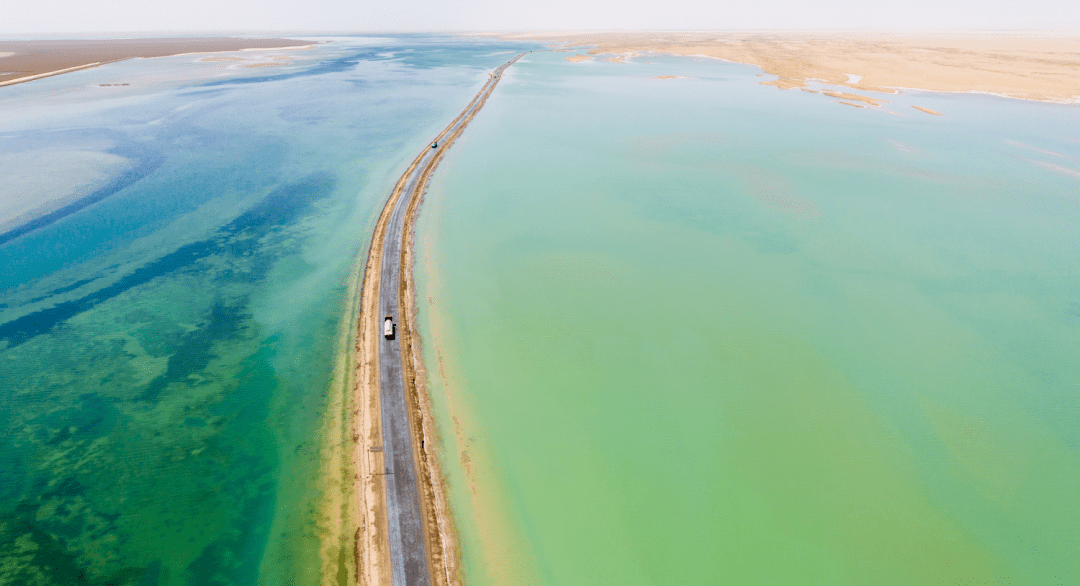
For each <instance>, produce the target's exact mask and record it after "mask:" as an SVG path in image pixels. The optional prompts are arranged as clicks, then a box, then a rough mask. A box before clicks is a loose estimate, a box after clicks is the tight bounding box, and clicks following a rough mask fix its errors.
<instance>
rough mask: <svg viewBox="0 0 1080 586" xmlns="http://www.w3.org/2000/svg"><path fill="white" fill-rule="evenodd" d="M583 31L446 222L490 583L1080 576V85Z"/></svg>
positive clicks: (442, 310) (467, 139) (425, 278)
mask: <svg viewBox="0 0 1080 586" xmlns="http://www.w3.org/2000/svg"><path fill="white" fill-rule="evenodd" d="M564 56H565V54H560V53H549V54H533V55H530V56H528V57H527V58H526V59H523V60H522V61H521V62H519V63H518V64H517V65H515V66H514V67H513V68H511V69H510V71H509V72H508V74H507V75H506V77H505V79H504V80H503V81H502V82H501V83H500V85H499V87H498V89H497V90H496V92H495V94H494V96H493V97H492V98H491V99H490V100H489V102H488V105H487V106H486V107H485V109H484V110H483V111H482V112H481V113H480V114H479V115H478V116H477V117H476V119H475V120H474V121H473V123H472V124H471V125H470V127H469V129H468V132H467V133H466V135H465V136H464V137H463V139H462V140H461V141H459V142H458V143H455V145H454V147H453V150H452V151H451V152H450V153H449V154H448V156H447V158H446V160H445V161H444V162H443V163H442V165H441V166H440V168H439V172H438V173H437V176H436V178H435V180H434V183H433V185H432V188H431V190H430V192H429V194H428V196H427V199H426V202H425V205H424V208H423V209H422V215H421V220H420V223H419V225H418V236H417V242H418V266H417V268H416V274H417V277H418V280H419V286H420V291H419V298H420V299H421V300H424V301H423V302H422V303H421V308H420V309H421V312H420V316H421V319H422V325H423V327H424V330H425V344H426V345H425V351H426V360H427V362H428V365H429V370H430V372H431V376H432V383H433V384H432V387H433V401H434V407H435V409H436V412H437V417H438V419H439V420H440V433H441V435H442V437H443V441H444V445H443V463H444V467H445V472H446V476H447V481H448V486H449V488H450V491H451V497H452V505H453V510H454V514H455V517H456V519H457V523H458V528H459V531H460V534H461V537H462V547H463V561H464V567H465V574H466V578H467V583H469V584H471V585H473V586H478V585H483V584H623V585H631V584H716V583H735V584H1070V583H1076V582H1078V581H1080V499H1078V498H1077V496H1078V494H1080V392H1078V391H1080V387H1078V382H1077V381H1080V359H1078V355H1077V350H1078V349H1080V288H1078V285H1077V284H1078V283H1080V231H1078V229H1077V226H1080V110H1078V109H1077V107H1076V106H1063V105H1054V104H1045V103H1032V102H1022V101H1018V100H1007V99H1002V98H997V97H992V96H985V95H957V94H930V93H919V92H905V93H903V94H900V95H895V96H886V97H887V99H889V100H890V102H889V103H888V104H886V105H885V108H884V109H882V110H861V109H857V108H851V107H847V106H843V105H839V104H836V103H835V102H834V101H833V100H831V99H829V98H827V97H825V96H822V95H820V94H812V93H808V92H801V91H781V90H777V89H776V88H773V87H764V86H760V85H758V82H760V81H761V80H762V79H763V78H762V77H758V76H757V75H756V73H757V71H756V70H755V69H754V68H751V67H746V66H742V65H735V64H727V63H721V62H717V61H707V60H695V59H674V58H659V57H648V58H639V59H637V60H635V62H633V63H629V64H617V63H607V62H600V61H594V62H585V63H577V64H572V63H567V62H566V61H565V60H564V59H563V57H564ZM658 75H681V76H686V77H690V78H692V79H671V80H658V79H653V77H655V76H658ZM912 105H918V106H923V107H926V108H930V109H933V110H936V111H938V112H941V113H942V114H943V116H941V117H934V116H929V115H926V114H923V113H921V112H918V111H916V110H914V109H912V108H911V107H910V106H912ZM889 112H893V113H895V114H896V115H893V114H890V113H889Z"/></svg>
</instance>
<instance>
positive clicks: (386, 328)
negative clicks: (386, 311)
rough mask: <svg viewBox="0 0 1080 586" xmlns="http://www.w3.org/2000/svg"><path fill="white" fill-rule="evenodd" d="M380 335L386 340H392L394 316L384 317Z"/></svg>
mask: <svg viewBox="0 0 1080 586" xmlns="http://www.w3.org/2000/svg"><path fill="white" fill-rule="evenodd" d="M382 335H383V337H384V338H386V339H387V340H393V339H394V316H392V315H388V316H386V319H384V320H383V325H382Z"/></svg>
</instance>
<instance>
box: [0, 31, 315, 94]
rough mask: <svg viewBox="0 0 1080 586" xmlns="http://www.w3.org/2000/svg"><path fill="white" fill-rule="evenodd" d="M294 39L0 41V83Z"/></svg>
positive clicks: (296, 44)
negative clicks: (139, 60) (154, 58)
mask: <svg viewBox="0 0 1080 586" xmlns="http://www.w3.org/2000/svg"><path fill="white" fill-rule="evenodd" d="M311 44H313V43H312V42H311V41H298V40H296V39H240V38H231V37H208V38H190V39H187V38H159V39H108V40H104V39H87V40H36V41H0V86H4V85H13V84H16V83H24V82H27V81H33V80H35V79H41V78H43V77H49V76H52V75H58V74H61V73H68V72H70V71H78V70H80V69H87V68H90V67H97V66H99V65H104V64H106V63H113V62H116V61H123V60H125V59H134V58H138V57H141V58H150V57H168V56H170V55H183V54H186V53H218V52H224V51H242V50H245V49H281V48H286V47H290V48H291V47H302V46H307V45H311Z"/></svg>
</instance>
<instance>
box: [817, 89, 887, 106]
mask: <svg viewBox="0 0 1080 586" xmlns="http://www.w3.org/2000/svg"><path fill="white" fill-rule="evenodd" d="M821 93H823V94H825V95H826V96H829V97H831V98H840V99H841V100H847V101H849V102H863V103H864V104H869V105H871V106H880V105H881V103H882V102H886V103H887V102H888V101H889V100H882V99H881V98H870V97H867V96H860V95H859V94H852V93H849V92H838V91H834V90H823V91H822V92H821Z"/></svg>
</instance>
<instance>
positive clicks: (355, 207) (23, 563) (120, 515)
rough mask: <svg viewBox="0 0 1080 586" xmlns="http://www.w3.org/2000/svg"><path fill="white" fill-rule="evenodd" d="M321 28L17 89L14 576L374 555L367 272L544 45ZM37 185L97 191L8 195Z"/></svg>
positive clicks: (5, 444) (131, 585) (2, 219)
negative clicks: (358, 476) (357, 486)
mask: <svg viewBox="0 0 1080 586" xmlns="http://www.w3.org/2000/svg"><path fill="white" fill-rule="evenodd" d="M322 40H326V41H333V42H328V43H325V44H320V45H317V46H315V47H313V48H311V49H310V50H305V51H296V52H294V53H295V54H292V53H277V55H286V54H288V55H291V56H290V57H289V59H288V60H289V62H288V63H281V64H279V65H278V66H274V67H258V68H243V67H231V66H230V63H228V62H212V61H211V62H204V61H199V59H201V58H202V56H199V55H181V56H175V57H170V58H162V59H145V60H143V59H136V60H131V61H125V62H118V63H112V64H108V65H106V66H103V67H100V68H94V69H89V70H84V71H79V72H74V73H71V74H65V75H60V76H54V77H51V78H47V79H42V80H38V81H34V82H31V83H26V84H19V85H16V86H9V87H5V88H2V90H3V91H0V169H7V170H10V171H9V172H8V174H7V175H5V176H4V177H3V178H2V179H3V180H0V225H5V224H6V223H11V226H10V228H12V229H10V230H9V227H4V228H0V585H3V586H8V585H12V586H23V585H34V586H47V585H53V584H55V585H57V586H71V585H74V584H90V585H93V586H185V585H192V586H223V585H234V584H235V585H253V584H262V585H271V586H278V585H293V584H295V585H298V586H299V585H303V586H308V585H314V584H320V583H323V582H324V581H325V582H326V583H337V580H336V578H337V577H338V575H339V572H341V573H345V572H344V568H343V567H344V566H346V565H348V564H351V563H352V560H351V558H350V557H348V556H350V555H351V552H352V535H353V532H354V531H355V527H346V528H345V529H343V530H342V529H341V528H340V527H339V524H335V521H340V518H341V514H340V513H339V512H338V511H339V510H340V508H338V509H335V508H333V507H334V504H336V502H339V501H340V499H341V498H344V497H343V496H342V495H343V493H347V491H348V490H349V488H348V487H345V488H342V487H341V485H340V484H335V481H337V480H338V479H337V478H327V472H328V471H331V472H332V471H335V468H336V469H337V470H340V469H341V466H340V464H337V463H335V462H333V461H332V460H331V458H333V456H334V454H337V453H340V452H336V451H335V449H337V448H341V449H343V448H342V446H339V445H330V443H329V442H331V441H332V440H333V438H332V437H331V438H329V439H328V438H327V437H326V436H327V434H326V433H325V432H326V431H327V429H329V430H331V431H334V422H335V421H336V419H335V417H337V416H338V413H340V409H335V406H337V405H339V404H340V401H342V400H343V399H341V395H340V393H341V392H342V391H343V389H342V385H340V384H339V385H338V386H337V387H334V386H332V383H333V381H334V378H333V377H334V374H335V372H334V369H335V366H336V365H337V364H340V363H338V362H336V361H337V360H338V358H339V353H340V352H342V351H347V349H348V348H349V347H350V346H351V344H350V343H349V342H348V341H345V342H343V343H342V342H340V340H341V337H342V335H341V331H342V330H341V324H342V319H343V318H342V315H343V313H345V312H346V310H347V308H348V305H349V303H350V301H349V300H348V299H347V293H348V290H349V285H350V270H351V268H352V266H354V263H355V260H356V259H357V258H365V257H366V246H367V243H368V242H369V240H370V238H371V231H372V230H373V228H374V225H375V222H376V220H377V218H378V214H379V211H380V210H381V207H382V205H383V203H384V202H385V201H386V197H387V196H388V194H389V193H390V191H391V190H392V189H393V186H394V183H395V182H396V181H397V178H398V177H399V176H400V174H401V173H402V172H403V171H404V170H405V167H407V165H408V163H409V161H410V160H411V158H412V157H413V156H415V153H416V151H417V150H418V149H421V148H424V144H425V143H426V142H427V141H428V140H430V139H431V137H432V136H435V135H436V134H437V133H438V132H439V130H440V129H442V128H443V127H445V125H446V124H447V123H448V122H449V121H450V120H452V119H453V118H454V117H455V116H456V115H457V114H458V112H460V111H461V109H462V108H463V107H464V106H465V105H466V104H467V103H468V102H469V100H470V99H472V96H474V95H475V94H476V92H477V91H478V90H479V88H480V87H481V86H482V85H483V84H484V83H485V82H486V80H487V77H488V75H487V74H488V72H489V71H490V70H491V69H493V68H494V67H496V66H498V65H499V64H500V63H502V62H503V61H504V60H505V59H506V57H505V54H504V52H505V51H510V50H513V49H516V48H517V47H518V46H520V45H519V44H511V45H509V46H505V45H504V44H502V43H500V42H496V41H486V40H484V41H478V40H475V39H460V38H446V37H433V36H426V35H425V36H421V35H414V36H403V37H401V38H378V37H339V38H335V39H327V38H322ZM245 55H251V53H248V54H245ZM118 84H122V85H118ZM103 86H104V87H103ZM117 160H119V161H123V162H124V164H123V165H116V164H110V165H104V164H101V161H105V162H110V161H112V162H114V163H115V161H117ZM26 161H31V162H32V163H30V164H28V163H26ZM117 168H119V169H120V171H116V170H115V169H117ZM0 175H3V174H2V173H0ZM73 177H74V179H73ZM80 177H81V178H82V179H80ZM86 177H90V178H94V177H97V178H104V181H103V182H98V183H93V182H92V181H91V185H90V186H89V187H87V191H89V193H81V194H80V193H79V192H74V193H65V192H64V186H65V184H66V185H67V186H68V187H74V186H77V185H79V184H80V182H82V181H84V180H85V178H86ZM58 178H59V179H68V181H67V182H66V183H65V181H63V180H59V181H58ZM27 194H30V195H34V194H36V195H37V196H38V197H44V196H48V197H49V198H52V199H50V200H49V201H53V200H55V199H56V198H58V197H59V198H60V199H63V198H64V197H67V196H78V197H79V198H82V199H79V200H78V202H81V204H85V205H81V204H80V205H79V206H76V208H77V209H76V208H70V207H62V208H60V209H57V210H55V212H56V213H48V214H45V215H39V216H37V217H34V218H33V219H23V220H19V219H18V216H12V215H11V214H10V213H9V210H10V208H9V207H8V206H7V205H2V204H8V203H10V202H12V201H17V200H18V199H19V198H27V197H29V196H28V195H27ZM84 196H85V197H84ZM87 199H92V200H93V201H86V200H87ZM65 201H66V200H65ZM30 203H31V204H32V205H30V206H29V207H28V208H27V209H34V208H35V207H36V206H38V205H39V204H41V203H42V201H31V202H30ZM352 330H353V327H352V326H350V325H348V324H346V326H345V331H346V332H347V331H352ZM342 362H344V360H343V361H342ZM335 393H336V394H335ZM337 425H338V429H340V428H341V427H344V425H342V424H340V423H339V424H337ZM348 445H350V446H351V445H352V444H351V442H350V443H349V444H348ZM335 464H336V466H335ZM335 491H336V495H335ZM345 496H348V495H347V494H346V495H345ZM335 497H336V498H337V499H338V501H335V500H334V499H335ZM335 514H338V515H339V517H338V518H337V519H335V518H334V515H335ZM347 522H348V519H345V521H343V522H341V523H340V524H344V523H347ZM341 533H344V534H345V537H344V538H343V539H340V540H339V536H340V534H341ZM341 543H347V549H346V550H345V551H340V550H339V549H334V548H335V546H338V545H339V544H341ZM339 552H340V553H339Z"/></svg>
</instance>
